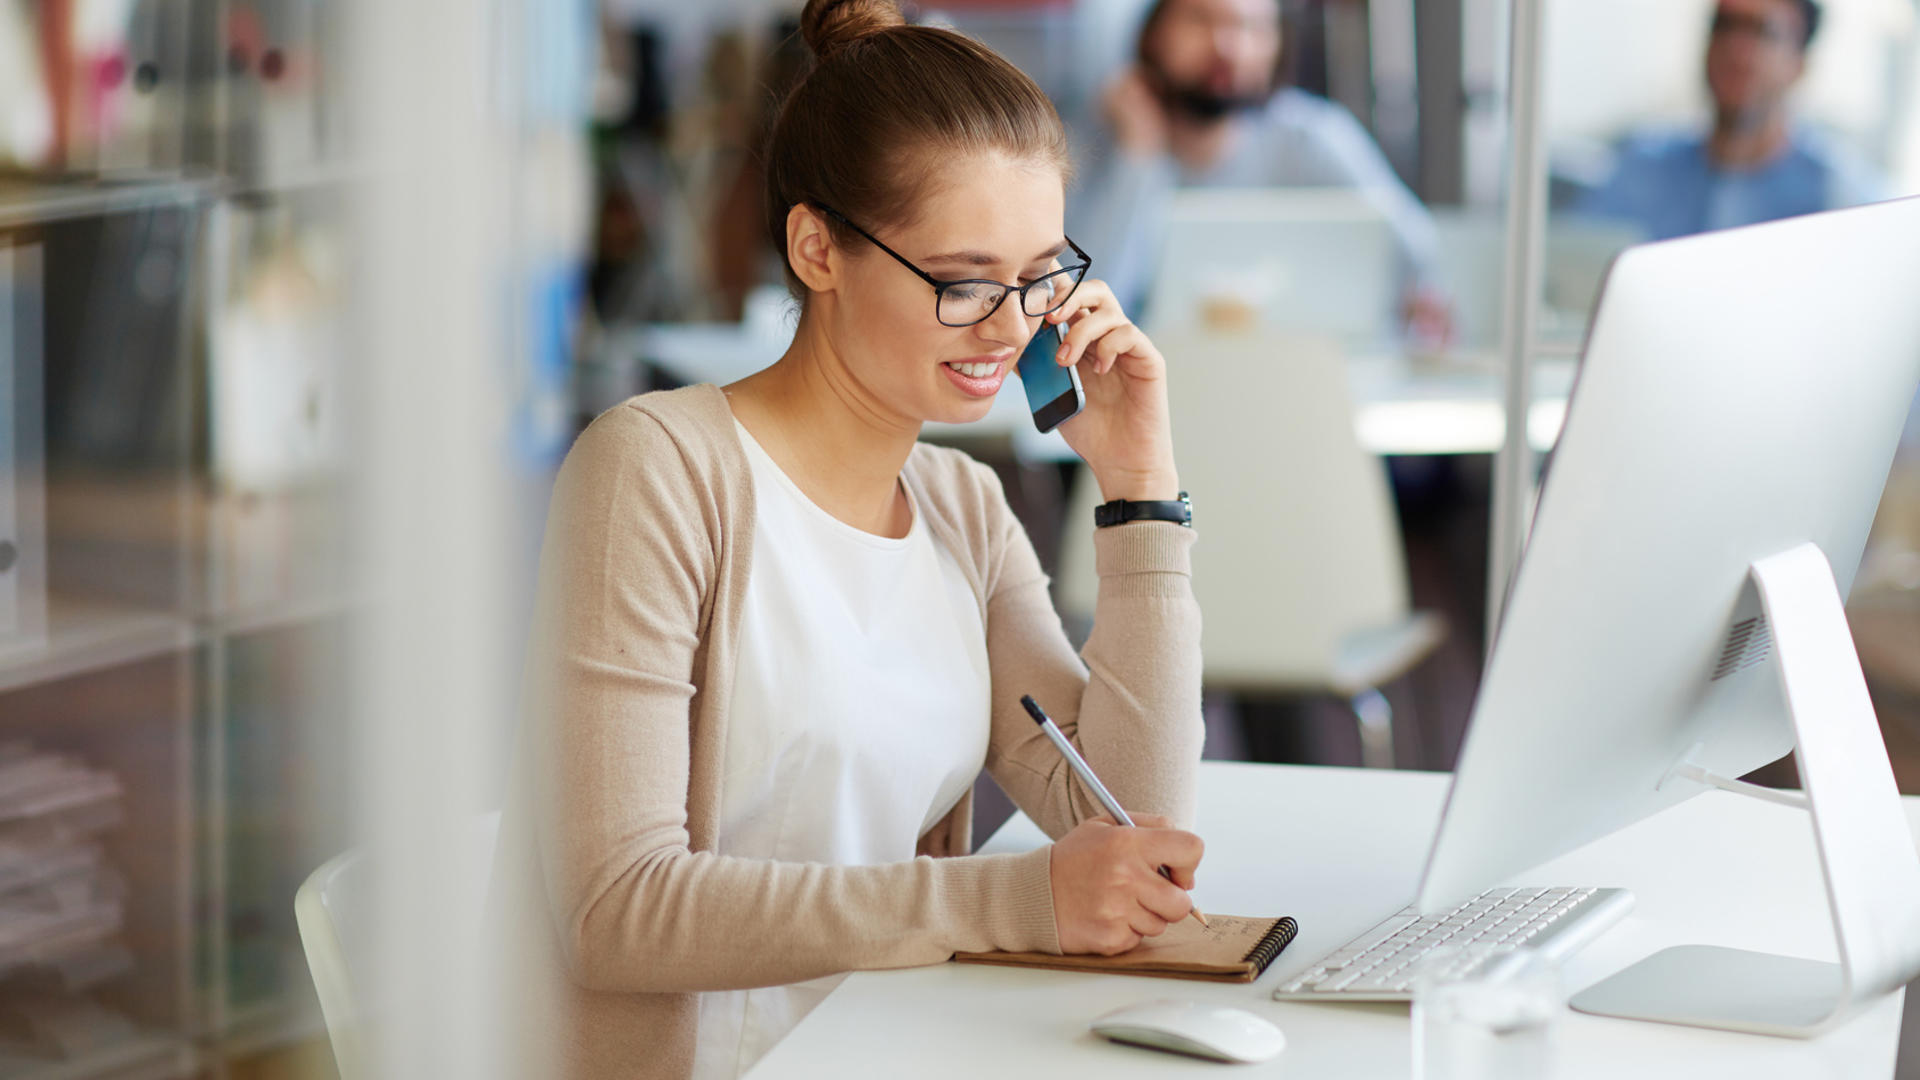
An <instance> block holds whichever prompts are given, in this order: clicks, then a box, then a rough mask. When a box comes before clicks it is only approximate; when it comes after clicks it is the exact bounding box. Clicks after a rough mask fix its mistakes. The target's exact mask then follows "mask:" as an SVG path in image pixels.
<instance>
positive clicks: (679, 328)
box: [598, 323, 1574, 461]
mask: <svg viewBox="0 0 1920 1080" xmlns="http://www.w3.org/2000/svg"><path fill="white" fill-rule="evenodd" d="M787 344H788V342H787V339H786V338H784V337H780V336H773V335H771V334H769V333H767V332H764V331H754V330H750V329H746V328H743V327H742V326H741V325H740V324H733V323H713V324H679V325H674V324H654V325H647V326H639V327H635V328H632V329H630V330H625V331H621V332H619V333H616V334H614V335H611V336H610V337H609V339H608V340H607V341H606V342H604V343H603V344H602V346H601V347H600V349H599V350H598V353H599V355H600V356H601V357H602V362H604V363H614V362H616V360H617V362H620V363H628V362H630V363H638V362H639V361H640V360H641V359H644V360H646V361H649V362H651V363H654V364H656V365H658V366H659V367H660V368H662V369H663V370H665V371H666V372H667V373H669V374H671V375H672V376H673V377H674V378H676V379H678V380H680V381H682V382H687V383H714V384H716V385H724V384H726V383H730V382H733V381H735V380H737V379H742V378H745V377H746V376H748V375H751V374H753V373H754V372H756V371H759V370H760V369H761V368H764V367H766V366H767V365H769V364H771V363H773V362H774V361H775V360H776V359H778V358H779V357H780V354H781V353H782V352H783V351H785V349H786V346H787ZM1347 370H1348V375H1349V379H1348V383H1349V387H1350V389H1351V391H1352V394H1353V401H1354V430H1355V433H1356V434H1357V435H1358V436H1359V438H1360V444H1361V445H1362V446H1364V447H1366V448H1367V449H1368V450H1370V451H1372V452H1373V453H1376V454H1381V455H1390V454H1391V455H1422V454H1491V453H1493V452H1495V451H1496V450H1498V449H1499V448H1500V443H1501V441H1502V440H1503V439H1504V438H1505V437H1506V405H1505V396H1504V395H1505V389H1504V384H1503V380H1502V376H1501V373H1500V368H1499V367H1498V365H1497V364H1496V363H1495V362H1494V361H1493V360H1492V359H1491V358H1489V357H1486V356H1480V355H1474V356H1460V357H1453V358H1451V359H1448V358H1441V359H1436V360H1433V361H1417V360H1410V359H1408V358H1406V357H1403V356H1395V355H1370V356H1358V357H1355V358H1353V359H1351V360H1349V361H1348V363H1347ZM1573 372H1574V365H1573V361H1572V360H1571V359H1569V358H1564V357H1563V358H1554V359H1542V360H1540V361H1538V362H1537V363H1536V364H1535V367H1534V399H1535V400H1534V405H1533V407H1532V409H1531V410H1530V412H1529V414H1528V419H1527V431H1528V435H1529V438H1530V439H1531V441H1532V442H1533V444H1534V446H1535V448H1536V449H1542V450H1544V449H1547V448H1549V447H1551V446H1552V445H1553V444H1554V441H1555V440H1556V439H1557V438H1558V437H1559V434H1560V425H1561V422H1562V421H1563V420H1564V419H1565V417H1566V411H1567V396H1568V394H1569V392H1570V391H1571V389H1572V386H1573ZM1009 389H1011V387H1009ZM926 436H927V437H928V438H930V439H933V440H936V441H959V440H966V439H1002V440H1007V441H1008V442H1010V443H1011V445H1012V448H1013V452H1014V453H1015V455H1016V456H1018V457H1019V458H1020V459H1021V460H1024V461H1071V460H1073V459H1074V454H1073V451H1071V450H1069V449H1068V448H1067V444H1066V442H1065V441H1064V440H1062V439H1061V438H1060V436H1059V435H1058V434H1057V433H1056V434H1052V435H1042V434H1040V433H1039V432H1037V431H1035V430H1034V429H1033V420H1032V418H1031V417H1030V416H1029V414H1028V411H1027V407H1026V401H1025V399H1024V398H1023V397H1022V396H1021V394H1019V393H1018V392H1013V393H1005V392H1003V393H1001V394H1000V395H999V396H998V397H996V398H995V399H994V402H993V408H992V410H991V411H990V412H988V413H987V415H986V417H985V418H983V419H981V420H979V421H978V422H976V423H972V424H929V425H927V427H926Z"/></svg>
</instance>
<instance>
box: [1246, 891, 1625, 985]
mask: <svg viewBox="0 0 1920 1080" xmlns="http://www.w3.org/2000/svg"><path fill="white" fill-rule="evenodd" d="M1632 907H1633V894H1632V893H1630V892H1628V891H1627V890H1625V889H1581V888H1559V889H1545V888H1520V889H1488V890H1487V891H1486V892H1483V893H1481V894H1480V895H1479V896H1476V897H1474V898H1473V899H1471V900H1469V901H1467V902H1466V903H1464V904H1461V905H1460V906H1459V907H1457V908H1454V909H1453V910H1452V911H1449V912H1446V913H1445V914H1442V915H1431V916H1422V915H1420V914H1419V912H1417V911H1415V910H1414V909H1413V908H1411V907H1409V908H1406V909H1405V910H1403V911H1401V912H1400V913H1399V914H1397V915H1394V916H1392V917H1390V918H1388V919H1387V920H1386V921H1384V922H1382V923H1380V924H1379V925H1378V926H1375V927H1374V928H1373V929H1371V930H1368V931H1367V932H1366V933H1364V934H1361V935H1360V936H1359V937H1357V938H1354V939H1353V940H1352V941H1349V942H1347V943H1346V944H1345V945H1342V946H1340V947H1339V948H1337V949H1335V950H1333V951H1332V952H1330V953H1328V954H1327V955H1325V956H1323V957H1321V958H1320V959H1319V960H1317V961H1315V962H1314V963H1313V964H1311V965H1309V966H1308V967H1307V969H1306V970H1305V971H1303V972H1301V973H1300V974H1299V975H1296V976H1294V977H1293V978H1291V979H1289V980H1287V981H1286V982H1285V983H1282V984H1281V986H1280V988H1279V989H1278V990H1275V991H1274V992H1273V996H1274V998H1275V999H1277V1000H1280V1001H1411V1000H1413V979H1414V976H1415V974H1416V973H1417V972H1418V970H1419V963H1420V959H1421V958H1422V957H1424V956H1426V955H1427V954H1428V953H1430V952H1432V951H1433V950H1435V949H1438V948H1440V947H1442V946H1446V945H1457V946H1464V951H1463V952H1462V953H1461V954H1460V956H1459V959H1458V961H1457V963H1456V965H1455V967H1454V971H1455V972H1456V973H1459V974H1472V972H1473V971H1474V970H1475V969H1476V968H1478V967H1480V966H1483V965H1485V964H1487V963H1490V962H1492V961H1494V960H1497V959H1498V958H1499V957H1501V956H1502V955H1504V954H1506V953H1510V952H1512V951H1513V950H1514V949H1517V948H1519V947H1521V946H1525V947H1527V948H1529V949H1532V950H1534V951H1535V952H1537V953H1540V954H1541V955H1543V956H1545V957H1546V958H1547V959H1549V960H1558V959H1561V958H1562V957H1564V956H1566V955H1567V954H1569V953H1572V952H1573V951H1574V950H1576V949H1578V948H1580V947H1581V946H1582V945H1585V944H1586V943H1587V942H1589V941H1592V940H1593V939H1594V938H1595V937H1597V936H1599V934H1600V932H1601V931H1603V930H1605V929H1606V928H1607V927H1609V926H1612V925H1613V924H1614V923H1616V922H1619V921H1620V919H1621V917H1622V916H1624V915H1626V913H1627V912H1628V911H1629V910H1630V909H1632Z"/></svg>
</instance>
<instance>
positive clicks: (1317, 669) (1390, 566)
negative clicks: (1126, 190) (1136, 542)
mask: <svg viewBox="0 0 1920 1080" xmlns="http://www.w3.org/2000/svg"><path fill="white" fill-rule="evenodd" d="M1154 343H1155V344H1156V345H1158V346H1159V348H1160V350H1161V352H1162V353H1163V354H1165V355H1166V357H1167V363H1168V366H1169V368H1170V371H1171V375H1170V399H1171V408H1172V420H1173V433H1174V448H1175V454H1176V455H1177V458H1178V462H1179V467H1180V478H1181V482H1182V483H1183V484H1184V485H1185V486H1186V488H1187V491H1188V493H1189V494H1191V495H1192V496H1193V501H1194V515H1195V525H1196V527H1197V528H1198V529H1199V530H1200V542H1199V544H1197V545H1196V546H1195V549H1194V571H1193V588H1194V593H1195V595H1196V596H1197V598H1198V599H1199V602H1200V607H1201V612H1202V616H1203V618H1202V623H1203V626H1204V630H1203V635H1204V640H1203V642H1202V648H1203V651H1204V656H1205V677H1206V680H1207V683H1208V685H1209V686H1217V687H1222V688H1237V689H1260V688H1273V689H1289V688H1301V689H1310V688H1318V687H1324V686H1325V685H1326V684H1327V681H1328V679H1329V677H1330V675H1331V673H1332V668H1333V663H1334V658H1335V656H1336V655H1337V651H1338V648H1339V645H1340V643H1341V642H1342V641H1343V640H1344V639H1346V638H1347V637H1348V636H1349V635H1351V634H1354V633H1356V632H1360V631H1364V630H1368V629H1377V628H1380V627H1383V626H1387V625H1390V624H1392V623H1394V622H1397V621H1399V620H1401V619H1404V618H1406V616H1407V614H1408V600H1407V580H1406V559H1405V555H1404V554H1403V551H1402V548H1401V541H1400V530H1399V523H1398V520H1397V518H1396V516H1395V513H1394V507H1393V500H1392V497H1391V494H1390V492H1389V488H1388V484H1387V478H1386V470H1385V466H1384V464H1383V463H1382V462H1381V460H1380V459H1379V458H1377V457H1375V456H1373V455H1372V454H1370V453H1368V452H1367V451H1365V450H1364V449H1362V447H1361V446H1360V444H1359V441H1358V439H1357V437H1356V436H1355V434H1354V409H1353V403H1352V400H1351V396H1350V393H1349V391H1348V388H1347V378H1346V371H1345V367H1344V361H1343V358H1342V355H1341V353H1340V351H1339V349H1338V348H1337V347H1336V346H1334V345H1332V344H1331V343H1327V342H1322V341H1315V340H1310V339H1300V338H1292V339H1282V338H1276V337H1273V336H1270V335H1262V334H1258V333H1255V334H1247V335H1224V334H1212V333H1205V332H1200V331H1195V330H1179V329H1175V330H1168V331H1161V332H1159V333H1157V334H1156V335H1155V337H1154ZM1098 501H1099V493H1098V488H1097V485H1096V484H1095V483H1094V481H1093V478H1092V476H1091V475H1089V474H1088V473H1087V471H1086V470H1082V475H1081V477H1080V480H1079V482H1078V483H1077V484H1076V486H1075V490H1074V494H1073V496H1072V498H1071V499H1070V502H1071V504H1072V505H1071V506H1070V508H1069V511H1068V513H1069V517H1068V527H1067V529H1066V530H1065V537H1064V540H1063V547H1062V552H1061V570H1060V573H1061V583H1060V589H1059V599H1060V605H1061V607H1062V609H1063V610H1064V611H1065V612H1067V613H1069V614H1072V615H1079V616H1088V615H1091V614H1092V610H1093V601H1094V597H1095V590H1096V587H1097V583H1096V581H1095V578H1094V570H1093V540H1092V535H1091V532H1092V520H1093V511H1092V507H1093V506H1094V505H1095V504H1096V503H1097V502H1098Z"/></svg>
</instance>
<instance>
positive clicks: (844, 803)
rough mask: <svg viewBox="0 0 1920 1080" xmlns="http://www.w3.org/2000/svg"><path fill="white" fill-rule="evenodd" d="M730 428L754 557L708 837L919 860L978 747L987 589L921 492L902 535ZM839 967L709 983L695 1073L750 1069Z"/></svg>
mask: <svg viewBox="0 0 1920 1080" xmlns="http://www.w3.org/2000/svg"><path fill="white" fill-rule="evenodd" d="M734 426H735V428H736V430H737V431H738V432H739V435H740V442H741V443H742V445H743V446H744V447H745V448H746V452H747V460H748V462H749V464H750V465H751V466H752V469H753V486H754V495H755V511H754V525H753V563H752V567H753V569H752V573H751V574H750V575H749V576H748V580H747V595H746V601H745V606H744V607H743V609H742V620H741V628H740V644H739V656H738V660H737V661H736V667H735V670H734V684H733V697H732V701H731V706H730V708H729V710H728V717H727V746H726V751H725V754H726V764H725V771H724V774H723V775H724V779H723V780H722V781H721V786H720V790H721V805H720V829H719V839H718V843H717V848H718V851H719V853H720V854H722V855H730V856H738V857H742V858H750V859H775V860H779V861H782V862H811V863H825V864H833V865H841V866H848V865H871V864H875V863H883V862H900V861H904V860H907V859H911V858H913V854H914V849H915V847H916V846H917V845H918V843H919V839H920V836H921V835H922V834H923V833H925V832H926V831H927V829H929V828H931V827H932V826H933V825H934V824H935V823H936V822H938V821H939V820H940V819H941V818H944V817H945V816H946V815H947V813H948V811H950V810H952V809H953V807H954V804H956V803H957V802H959V801H960V797H961V796H962V795H964V794H966V792H967V791H968V789H970V788H971V787H972V786H973V782H974V779H975V778H976V777H977V776H979V774H980V770H981V767H982V766H983V765H984V764H985V762H986V754H987V732H988V708H989V701H988V674H987V637H986V627H985V624H984V623H983V621H982V619H981V615H980V606H979V601H978V600H977V599H976V598H975V595H974V592H973V589H972V588H971V587H970V586H969V585H968V584H967V581H966V578H965V577H964V576H963V575H962V574H961V572H960V566H959V564H958V563H957V562H956V561H955V560H954V557H953V554H952V553H951V552H949V551H947V550H946V549H945V548H944V547H942V546H941V545H940V544H939V543H938V542H936V541H935V539H934V537H933V535H932V533H931V532H930V531H929V530H928V528H927V526H926V522H925V516H924V515H923V514H922V513H921V511H920V507H919V506H918V504H913V506H912V509H913V526H912V528H911V530H910V531H909V532H908V533H907V535H906V537H905V538H903V539H898V540H895V539H889V538H887V537H881V536H875V535H873V534H871V533H866V532H862V531H860V530H859V529H856V528H854V527H852V526H851V525H847V524H846V523H844V522H841V521H839V520H837V519H835V518H834V517H833V516H832V515H830V514H828V513H827V512H826V511H824V510H822V509H820V508H819V507H818V506H816V505H814V504H813V502H812V501H811V500H809V499H808V498H807V497H806V495H805V494H803V493H802V492H801V491H800V489H799V488H798V487H796V486H794V483H793V481H792V480H790V479H789V478H788V477H787V475H786V473H784V472H782V471H781V470H780V467H779V466H778V465H776V464H774V461H773V459H772V458H771V457H768V456H767V453H766V451H765V450H763V449H761V447H760V444H759V443H757V442H755V441H754V439H753V436H752V435H751V434H749V433H748V432H747V430H746V428H745V427H742V426H741V425H739V424H738V422H736V423H735V425H734ZM908 500H909V502H910V503H911V502H912V493H911V491H909V492H908ZM841 978H843V976H839V975H834V976H829V977H827V978H823V979H815V980H813V981H811V982H805V983H797V984H794V985H791V986H776V987H771V988H767V989H761V990H732V991H722V992H709V993H703V994H701V995H700V1030H699V1040H698V1045H697V1049H696V1051H695V1054H694V1068H693V1076H694V1080H732V1078H734V1077H736V1076H738V1075H739V1074H740V1073H742V1072H745V1071H746V1070H747V1069H748V1068H749V1067H751V1066H752V1065H753V1064H754V1062H756V1061H758V1060H759V1059H760V1058H761V1056H762V1055H764V1054H765V1053H766V1052H767V1051H768V1050H769V1049H771V1048H772V1047H773V1045H774V1043H776V1042H778V1041H779V1040H780V1039H781V1038H783V1037H784V1036H785V1035H786V1034H787V1032H788V1031H790V1030H792V1028H793V1026H794V1025H795V1024H797V1023H799V1022H800V1020H801V1018H802V1017H804V1016H806V1014H807V1013H808V1012H809V1011H810V1010H811V1009H812V1008H813V1007H814V1006H815V1005H817V1004H819V1002H820V1000H821V999H822V998H824V997H825V996H826V995H827V992H828V991H830V990H832V989H833V987H834V986H835V985H837V984H838V982H839V980H840V979H841Z"/></svg>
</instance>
